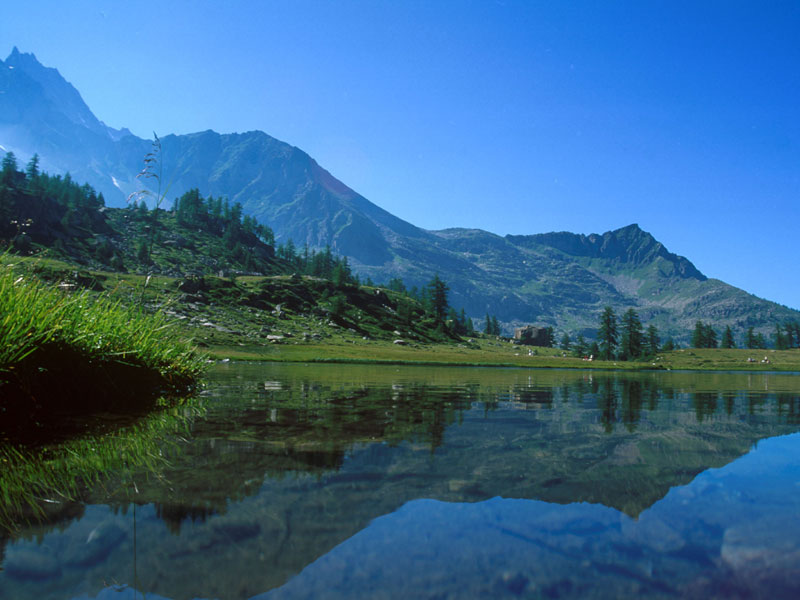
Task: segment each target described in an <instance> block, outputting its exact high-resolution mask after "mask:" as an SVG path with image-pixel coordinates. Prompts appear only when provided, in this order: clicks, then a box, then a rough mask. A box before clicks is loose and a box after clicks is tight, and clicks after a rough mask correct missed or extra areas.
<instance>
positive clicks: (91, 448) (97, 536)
mask: <svg viewBox="0 0 800 600" xmlns="http://www.w3.org/2000/svg"><path fill="white" fill-rule="evenodd" d="M97 423H98V425H97V428H96V430H95V431H94V432H93V433H92V435H91V436H90V437H89V438H87V439H88V441H87V440H83V441H81V440H77V441H75V442H74V443H75V444H77V445H72V446H71V445H70V443H72V442H69V441H68V442H66V443H65V445H64V446H63V447H56V448H50V449H47V455H48V457H50V458H51V459H52V458H53V457H57V458H58V461H60V462H58V465H62V466H61V467H58V468H63V470H64V472H65V473H67V474H68V476H69V477H71V475H69V474H71V473H73V472H80V473H90V472H92V471H91V470H92V469H93V468H94V469H95V471H97V473H96V475H95V476H88V475H86V476H84V477H83V483H82V484H81V485H79V486H78V487H77V488H75V489H73V491H72V492H71V493H72V494H73V496H75V497H77V499H73V500H67V499H66V498H65V495H66V492H63V493H60V492H59V491H58V490H57V489H54V490H51V491H49V492H47V493H46V495H45V492H38V491H36V492H31V497H32V498H34V501H35V502H36V503H37V506H38V507H39V509H40V512H39V513H38V516H35V517H34V516H31V513H30V512H27V513H26V511H24V510H23V511H22V512H20V513H19V515H20V516H18V517H16V521H8V520H7V521H6V522H5V533H4V534H2V537H0V564H1V565H2V571H0V598H3V599H14V600H18V599H20V600H21V599H28V598H31V599H34V598H35V599H42V598H58V599H73V598H74V599H82V600H85V599H89V598H91V599H94V598H100V599H104V600H105V599H119V600H127V599H133V598H147V599H150V600H162V599H168V600H184V599H194V598H221V599H223V598H224V599H249V598H258V599H272V598H506V597H508V598H619V597H633V596H636V597H652V598H662V597H663V598H673V597H689V598H710V597H718V598H731V597H740V598H751V597H753V598H760V597H763V598H796V597H800V433H798V432H800V375H797V374H777V373H776V374H769V373H759V374H742V373H688V372H644V373H633V374H630V373H619V372H596V371H567V370H529V369H527V370H526V369H479V368H444V367H430V368H422V367H399V366H358V365H318V364H263V363H262V364H258V363H228V364H218V365H215V366H214V367H213V368H212V369H211V371H210V373H209V376H208V379H207V385H206V387H205V389H204V390H203V392H202V393H201V394H200V396H199V398H197V399H196V400H194V401H192V402H190V403H189V404H187V405H184V406H178V407H166V408H164V409H163V410H162V411H160V412H159V413H157V414H156V415H151V416H146V417H141V418H140V419H137V420H136V422H135V423H129V422H125V421H121V420H120V419H119V418H118V417H114V416H113V415H100V416H98V418H97ZM98 432H99V433H98ZM76 448H77V449H76ZM85 455H88V458H87V456H85ZM95 455H96V460H95ZM93 460H94V461H95V463H96V464H95V463H92V461H93ZM72 461H81V463H80V467H76V466H75V465H74V463H73V462H72ZM93 464H94V466H92V465H93ZM81 469H82V470H81ZM76 470H78V471H76ZM35 472H36V471H35V469H34V470H32V471H31V473H35ZM53 477H54V478H55V479H57V477H56V476H55V475H53ZM30 478H31V481H30V486H31V487H30V489H31V490H38V489H39V488H36V485H35V484H36V482H35V481H33V478H34V475H30ZM6 514H7V515H8V514H11V513H8V512H7V513H6ZM25 515H27V517H26V516H25ZM9 518H10V517H9Z"/></svg>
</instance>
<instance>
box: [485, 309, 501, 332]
mask: <svg viewBox="0 0 800 600" xmlns="http://www.w3.org/2000/svg"><path fill="white" fill-rule="evenodd" d="M483 332H484V333H485V334H486V335H500V322H499V321H498V320H497V317H496V316H490V315H489V313H486V322H485V324H484V326H483Z"/></svg>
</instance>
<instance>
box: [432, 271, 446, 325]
mask: <svg viewBox="0 0 800 600" xmlns="http://www.w3.org/2000/svg"><path fill="white" fill-rule="evenodd" d="M428 290H429V291H430V299H431V309H432V312H433V316H434V317H436V318H437V319H438V320H440V321H444V319H445V317H446V316H447V307H448V302H447V292H448V291H450V288H448V287H447V284H446V283H445V282H444V281H442V280H441V279H440V278H439V274H438V273H437V274H436V275H434V276H433V279H432V280H431V282H430V283H429V284H428Z"/></svg>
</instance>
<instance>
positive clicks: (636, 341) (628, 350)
mask: <svg viewBox="0 0 800 600" xmlns="http://www.w3.org/2000/svg"><path fill="white" fill-rule="evenodd" d="M642 351H643V346H642V322H641V320H639V315H638V314H637V313H636V311H635V310H633V309H632V308H629V309H628V310H627V311H625V314H623V315H622V339H621V341H620V348H619V358H620V360H636V359H637V358H640V357H641V356H642Z"/></svg>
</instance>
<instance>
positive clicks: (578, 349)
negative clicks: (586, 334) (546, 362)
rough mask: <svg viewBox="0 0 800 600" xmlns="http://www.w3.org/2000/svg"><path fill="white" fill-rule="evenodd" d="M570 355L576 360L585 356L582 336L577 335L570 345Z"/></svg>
mask: <svg viewBox="0 0 800 600" xmlns="http://www.w3.org/2000/svg"><path fill="white" fill-rule="evenodd" d="M572 354H573V355H574V356H577V357H578V358H582V357H583V356H585V355H586V340H585V339H583V334H580V333H579V334H578V338H577V339H576V340H575V343H574V344H573V345H572Z"/></svg>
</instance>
